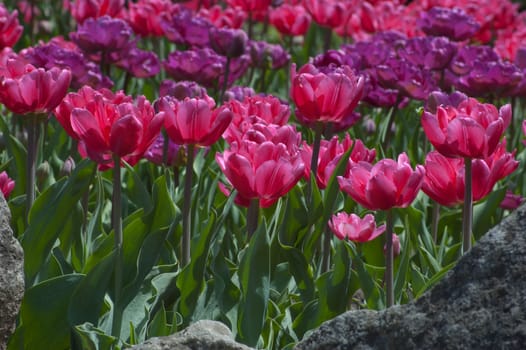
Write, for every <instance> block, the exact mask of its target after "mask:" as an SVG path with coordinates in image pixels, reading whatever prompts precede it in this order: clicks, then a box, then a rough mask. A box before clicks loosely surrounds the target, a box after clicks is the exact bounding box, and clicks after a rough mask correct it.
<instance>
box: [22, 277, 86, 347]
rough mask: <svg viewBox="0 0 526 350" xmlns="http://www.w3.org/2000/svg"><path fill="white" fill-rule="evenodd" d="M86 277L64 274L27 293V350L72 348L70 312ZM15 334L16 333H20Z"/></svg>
mask: <svg viewBox="0 0 526 350" xmlns="http://www.w3.org/2000/svg"><path fill="white" fill-rule="evenodd" d="M83 279H84V275H80V274H78V275H64V276H60V277H56V278H52V279H49V280H46V281H44V282H42V283H39V284H36V285H34V286H33V287H31V288H29V289H28V290H26V292H25V295H24V299H23V300H22V305H21V307H20V319H21V323H20V324H21V326H19V328H18V329H17V330H16V333H20V332H21V333H22V334H19V335H17V336H22V337H23V344H24V348H25V349H42V350H47V349H49V350H61V349H69V346H70V334H71V327H70V324H69V322H68V309H69V305H70V302H71V300H72V296H73V295H74V293H75V290H76V289H77V287H78V286H79V285H80V283H81V282H82V280H83ZM16 333H15V334H16Z"/></svg>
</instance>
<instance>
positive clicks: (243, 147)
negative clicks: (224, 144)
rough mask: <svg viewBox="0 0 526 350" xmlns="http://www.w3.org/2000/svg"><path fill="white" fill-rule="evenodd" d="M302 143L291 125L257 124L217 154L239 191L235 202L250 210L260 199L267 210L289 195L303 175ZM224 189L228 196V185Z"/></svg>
mask: <svg viewBox="0 0 526 350" xmlns="http://www.w3.org/2000/svg"><path fill="white" fill-rule="evenodd" d="M300 142H301V138H300V135H299V133H297V132H296V130H295V129H294V128H293V127H292V126H290V125H285V126H278V125H272V124H268V125H267V124H258V125H255V128H254V130H253V132H247V134H246V135H245V137H244V138H243V139H242V140H240V141H239V142H234V143H232V145H231V146H230V149H227V150H225V151H224V152H223V153H217V154H216V161H217V163H218V164H219V167H220V168H221V170H222V171H223V173H224V174H225V176H226V178H227V179H228V181H229V182H230V184H231V185H232V186H233V187H234V188H235V189H236V190H237V193H238V194H237V197H236V203H237V204H239V205H243V206H247V207H248V205H249V203H250V200H252V199H259V202H260V203H259V204H260V206H261V207H263V208H265V207H269V206H271V205H272V204H274V203H275V202H276V201H277V200H278V199H279V198H280V197H282V196H284V195H285V194H287V193H288V192H289V191H290V190H291V189H292V187H294V186H295V185H296V183H297V182H298V181H299V180H300V178H301V177H302V175H303V171H304V165H303V161H302V159H301V155H300V152H299V144H300ZM222 190H223V191H224V192H226V194H227V195H228V194H229V193H228V190H227V189H226V187H225V186H222Z"/></svg>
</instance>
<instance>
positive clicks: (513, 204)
mask: <svg viewBox="0 0 526 350" xmlns="http://www.w3.org/2000/svg"><path fill="white" fill-rule="evenodd" d="M523 202H524V197H523V196H521V195H520V194H514V193H513V192H511V191H506V195H505V196H504V199H503V200H502V202H500V204H499V207H501V208H502V209H507V210H515V209H517V208H518V207H520V205H521V204H522V203H523Z"/></svg>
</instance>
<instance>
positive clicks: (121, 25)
mask: <svg viewBox="0 0 526 350" xmlns="http://www.w3.org/2000/svg"><path fill="white" fill-rule="evenodd" d="M132 36H133V31H132V29H131V27H130V26H129V25H128V23H126V22H124V21H123V20H121V19H117V18H111V17H108V16H103V17H99V18H89V19H87V20H86V21H85V22H84V23H82V24H81V25H79V27H78V29H77V31H76V32H73V33H70V38H71V40H72V41H73V42H74V43H75V44H77V46H78V47H80V49H81V50H82V51H84V52H85V53H87V54H89V55H92V54H100V53H104V54H106V56H105V57H104V59H108V58H109V55H108V54H111V53H118V52H122V51H126V52H127V51H128V50H129V49H130V47H133V45H134V43H133V41H132Z"/></svg>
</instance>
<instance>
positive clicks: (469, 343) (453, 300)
mask: <svg viewBox="0 0 526 350" xmlns="http://www.w3.org/2000/svg"><path fill="white" fill-rule="evenodd" d="M525 348H526V206H522V207H521V208H520V209H518V210H517V211H515V212H514V213H513V214H511V215H510V216H509V217H508V218H506V219H505V220H503V222H502V223H500V224H499V225H498V226H496V227H494V228H493V229H491V230H490V231H489V232H488V233H487V234H486V235H485V236H484V237H482V238H481V239H480V241H479V242H477V243H476V244H475V246H474V247H473V249H472V250H471V251H470V252H469V253H468V254H466V255H465V256H464V257H462V258H461V259H460V261H459V262H458V264H457V265H456V266H455V267H454V268H453V269H452V270H451V271H450V272H449V273H448V274H447V275H446V276H445V278H444V279H443V280H442V281H440V282H439V283H438V284H437V285H436V286H435V287H434V288H432V289H431V290H430V291H428V292H426V293H425V294H424V295H423V296H422V297H420V298H419V299H418V300H416V301H414V302H411V303H409V304H407V305H402V306H394V307H391V308H389V309H387V310H383V311H371V310H359V311H350V312H347V313H345V314H342V315H340V316H338V317H336V318H335V319H333V320H330V321H327V322H325V323H324V324H322V325H321V326H320V327H319V328H318V329H316V330H315V331H313V332H312V333H311V334H309V335H308V336H307V337H306V338H305V339H304V340H303V341H302V342H300V343H299V344H298V345H297V346H296V348H295V349H296V350H323V349H331V350H343V349H356V350H366V349H382V350H384V349H406V350H407V349H419V350H420V349H459V350H460V349H463V350H464V349H488V350H489V349H525Z"/></svg>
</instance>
